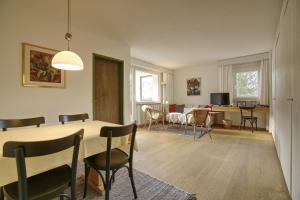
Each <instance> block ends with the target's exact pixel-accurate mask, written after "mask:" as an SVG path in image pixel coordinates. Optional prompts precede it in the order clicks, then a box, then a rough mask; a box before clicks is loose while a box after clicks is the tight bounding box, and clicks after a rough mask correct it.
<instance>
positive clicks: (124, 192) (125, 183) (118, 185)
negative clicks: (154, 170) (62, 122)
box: [66, 167, 197, 200]
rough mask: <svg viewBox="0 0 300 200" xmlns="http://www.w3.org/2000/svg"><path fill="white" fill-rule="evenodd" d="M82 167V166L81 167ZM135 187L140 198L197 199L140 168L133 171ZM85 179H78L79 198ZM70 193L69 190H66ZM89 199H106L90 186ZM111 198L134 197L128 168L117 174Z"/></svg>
mask: <svg viewBox="0 0 300 200" xmlns="http://www.w3.org/2000/svg"><path fill="white" fill-rule="evenodd" d="M80 168H81V167H80ZM133 176H134V181H135V187H136V190H137V195H138V198H137V199H138V200H197V198H196V196H195V195H192V194H189V193H186V192H184V191H182V190H180V189H178V188H176V187H175V186H173V185H170V184H167V183H165V182H163V181H161V180H158V179H156V178H154V177H151V176H149V175H147V174H145V173H143V172H140V171H138V170H134V171H133ZM83 184H84V183H83V180H82V179H77V195H76V196H77V199H82V196H83ZM66 193H67V194H69V191H66ZM86 199H88V200H104V197H103V196H98V195H97V194H96V192H94V191H93V190H92V189H91V188H88V195H87V198H86ZM110 199H111V200H132V199H134V196H133V192H132V187H131V184H130V179H129V176H128V171H127V169H126V168H123V169H120V170H119V171H118V172H117V173H116V175H115V182H114V183H113V185H112V189H111V191H110Z"/></svg>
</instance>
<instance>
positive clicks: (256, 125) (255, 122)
mask: <svg viewBox="0 0 300 200" xmlns="http://www.w3.org/2000/svg"><path fill="white" fill-rule="evenodd" d="M255 126H256V131H257V120H255Z"/></svg>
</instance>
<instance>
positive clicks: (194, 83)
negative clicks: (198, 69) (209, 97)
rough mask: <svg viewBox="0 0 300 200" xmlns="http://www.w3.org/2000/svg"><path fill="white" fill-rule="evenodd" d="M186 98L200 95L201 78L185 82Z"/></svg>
mask: <svg viewBox="0 0 300 200" xmlns="http://www.w3.org/2000/svg"><path fill="white" fill-rule="evenodd" d="M186 89H187V96H195V95H201V78H200V77H199V78H190V79H187V80H186Z"/></svg>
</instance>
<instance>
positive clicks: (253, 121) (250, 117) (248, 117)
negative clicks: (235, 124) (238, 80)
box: [239, 106, 258, 133]
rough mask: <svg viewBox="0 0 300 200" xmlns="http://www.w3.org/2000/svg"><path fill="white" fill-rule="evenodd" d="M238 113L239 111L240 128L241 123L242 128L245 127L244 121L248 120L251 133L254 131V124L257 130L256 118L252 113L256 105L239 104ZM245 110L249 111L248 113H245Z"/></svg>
mask: <svg viewBox="0 0 300 200" xmlns="http://www.w3.org/2000/svg"><path fill="white" fill-rule="evenodd" d="M239 108H240V113H241V123H240V129H241V127H242V125H243V127H244V129H245V128H246V122H247V121H249V123H250V125H251V131H252V133H253V131H254V124H255V127H256V130H257V120H258V118H257V117H255V116H254V115H253V112H254V109H255V108H256V106H240V107H239ZM245 112H248V113H249V112H250V115H245Z"/></svg>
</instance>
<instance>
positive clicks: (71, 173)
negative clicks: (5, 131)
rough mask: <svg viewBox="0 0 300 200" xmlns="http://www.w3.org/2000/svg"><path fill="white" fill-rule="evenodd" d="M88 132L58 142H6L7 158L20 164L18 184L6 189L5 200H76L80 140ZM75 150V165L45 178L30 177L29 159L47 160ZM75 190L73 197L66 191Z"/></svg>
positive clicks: (80, 132) (56, 140)
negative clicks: (46, 158)
mask: <svg viewBox="0 0 300 200" xmlns="http://www.w3.org/2000/svg"><path fill="white" fill-rule="evenodd" d="M83 133H84V130H83V129H81V130H79V131H78V132H76V133H74V134H72V135H70V136H67V137H64V138H60V139H55V140H48V141H37V142H14V141H9V142H6V143H5V144H4V146H3V157H6V158H15V159H16V163H17V172H18V181H17V182H14V183H11V184H8V185H5V186H4V187H3V191H4V196H5V197H7V199H9V200H31V199H32V200H33V199H34V200H43V199H53V198H55V197H57V196H60V199H61V200H62V199H64V197H67V198H68V199H71V200H75V199H76V196H75V192H76V191H75V186H76V170H77V162H78V161H77V160H78V153H79V146H80V140H81V138H82V137H83ZM71 147H74V148H73V155H72V164H71V167H70V166H69V165H63V166H61V167H57V168H55V169H51V170H49V171H46V172H43V173H41V174H37V175H34V176H32V177H29V178H28V177H27V174H26V162H25V160H26V158H30V157H37V156H45V155H48V154H53V153H57V152H60V151H63V150H66V149H68V148H71ZM69 187H71V197H69V196H67V195H66V194H64V191H65V190H66V189H67V188H69Z"/></svg>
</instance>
